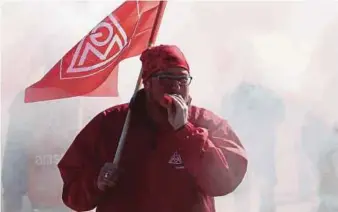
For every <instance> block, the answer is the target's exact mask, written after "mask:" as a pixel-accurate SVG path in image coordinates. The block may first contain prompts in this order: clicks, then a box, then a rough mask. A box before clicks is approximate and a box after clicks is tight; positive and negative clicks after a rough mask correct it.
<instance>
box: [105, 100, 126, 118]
mask: <svg viewBox="0 0 338 212" xmlns="http://www.w3.org/2000/svg"><path fill="white" fill-rule="evenodd" d="M128 110H129V103H125V104H119V105H115V106H113V107H110V108H107V109H105V110H104V111H102V112H101V113H100V114H101V115H102V116H105V117H107V116H112V115H116V114H121V115H127V113H128Z"/></svg>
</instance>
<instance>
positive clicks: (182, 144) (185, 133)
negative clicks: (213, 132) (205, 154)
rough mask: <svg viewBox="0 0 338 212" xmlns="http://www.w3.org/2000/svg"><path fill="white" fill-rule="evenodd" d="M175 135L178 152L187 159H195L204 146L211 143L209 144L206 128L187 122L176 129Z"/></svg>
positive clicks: (198, 156)
mask: <svg viewBox="0 0 338 212" xmlns="http://www.w3.org/2000/svg"><path fill="white" fill-rule="evenodd" d="M175 135H176V138H177V143H176V144H177V147H178V149H179V152H181V153H182V154H183V156H185V159H186V160H189V161H190V160H192V161H196V159H198V158H200V156H201V154H202V151H203V149H204V148H205V147H209V146H210V145H213V144H209V141H208V130H206V129H204V128H201V127H195V126H194V125H193V124H191V123H189V122H188V123H187V124H186V125H185V126H184V127H183V128H181V129H179V130H178V131H176V134H175ZM206 142H208V143H206Z"/></svg>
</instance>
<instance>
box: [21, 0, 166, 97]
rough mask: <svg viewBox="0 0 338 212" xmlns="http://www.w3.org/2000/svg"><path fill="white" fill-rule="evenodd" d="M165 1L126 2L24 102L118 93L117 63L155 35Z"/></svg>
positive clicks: (32, 88)
mask: <svg viewBox="0 0 338 212" xmlns="http://www.w3.org/2000/svg"><path fill="white" fill-rule="evenodd" d="M165 3H166V2H161V1H126V2H124V3H123V4H122V5H121V6H120V7H119V8H117V9H116V10H115V11H113V12H112V13H111V14H109V15H108V16H107V17H106V18H105V19H104V20H103V21H101V22H100V23H99V24H98V25H97V26H96V27H94V29H92V30H91V31H90V32H89V33H88V34H87V35H86V36H85V37H84V38H83V39H82V40H81V41H80V42H79V43H77V44H76V45H75V46H74V47H73V48H72V49H71V50H70V51H68V52H67V53H66V55H65V56H64V57H63V58H62V59H61V60H60V61H59V62H58V63H57V64H56V65H54V67H53V68H52V69H51V70H50V71H49V72H48V73H47V74H46V75H45V76H44V77H43V78H42V79H41V80H40V81H38V82H36V83H35V84H33V85H31V86H30V87H28V88H27V89H26V92H25V102H26V103H27V102H36V101H44V100H52V99H60V98H67V97H73V96H118V89H117V66H118V63H119V62H121V61H122V60H124V59H127V58H130V57H133V56H137V55H139V54H141V53H142V51H143V50H145V49H146V48H147V47H148V46H149V42H153V40H154V39H155V38H154V37H156V34H157V31H158V28H159V25H160V20H161V18H162V15H163V11H164V8H165Z"/></svg>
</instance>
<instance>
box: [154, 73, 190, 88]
mask: <svg viewBox="0 0 338 212" xmlns="http://www.w3.org/2000/svg"><path fill="white" fill-rule="evenodd" d="M152 77H153V78H156V79H157V80H158V81H159V82H160V84H162V85H172V83H173V82H178V84H179V85H180V86H188V85H190V83H191V80H192V76H187V75H181V76H175V75H166V74H159V75H154V76H152Z"/></svg>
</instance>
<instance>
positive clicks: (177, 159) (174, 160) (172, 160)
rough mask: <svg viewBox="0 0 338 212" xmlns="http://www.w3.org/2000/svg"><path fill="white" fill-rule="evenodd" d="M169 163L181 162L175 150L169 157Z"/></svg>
mask: <svg viewBox="0 0 338 212" xmlns="http://www.w3.org/2000/svg"><path fill="white" fill-rule="evenodd" d="M168 163H170V164H176V165H178V164H182V158H181V155H180V154H178V152H177V151H176V152H175V153H174V154H173V155H172V156H171V158H170V160H169V162H168Z"/></svg>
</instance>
